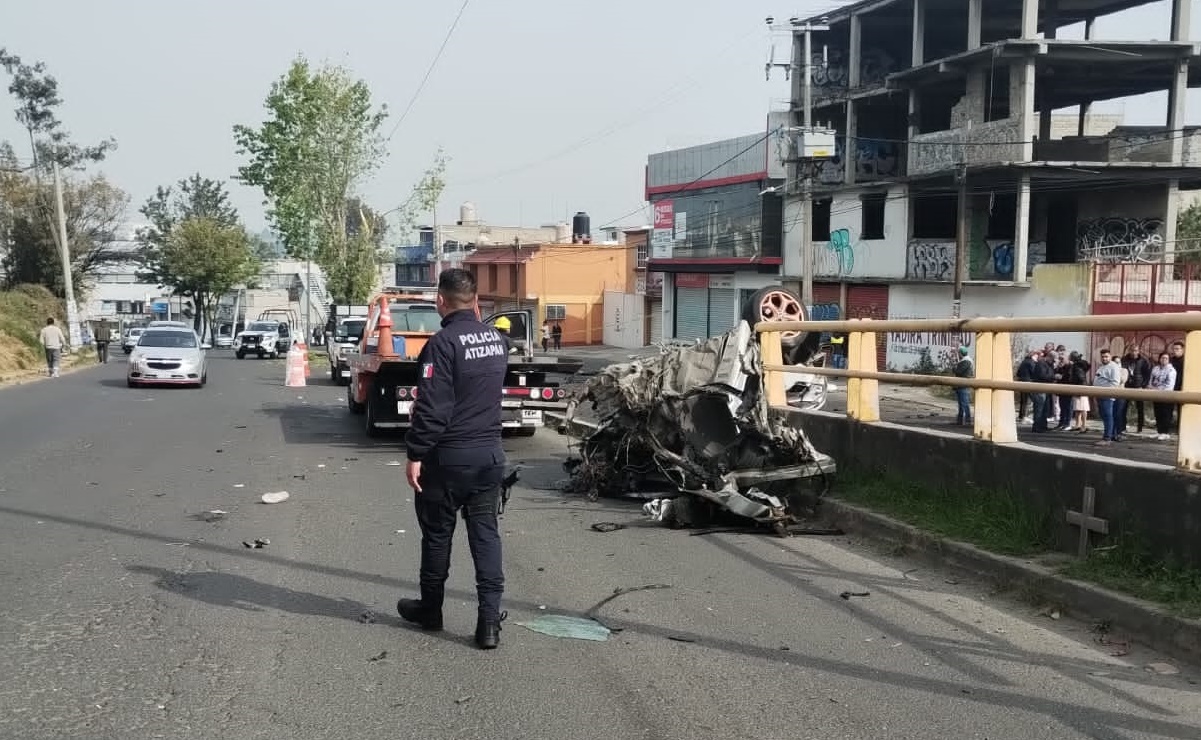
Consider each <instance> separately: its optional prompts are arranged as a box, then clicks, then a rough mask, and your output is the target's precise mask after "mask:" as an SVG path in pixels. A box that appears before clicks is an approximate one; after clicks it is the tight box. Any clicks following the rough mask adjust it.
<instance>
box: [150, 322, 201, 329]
mask: <svg viewBox="0 0 1201 740" xmlns="http://www.w3.org/2000/svg"><path fill="white" fill-rule="evenodd" d="M162 327H174V328H176V329H191V328H192V325H191V324H189V323H187V322H184V321H151V322H150V323H149V324H147V325H146V328H147V329H160V328H162Z"/></svg>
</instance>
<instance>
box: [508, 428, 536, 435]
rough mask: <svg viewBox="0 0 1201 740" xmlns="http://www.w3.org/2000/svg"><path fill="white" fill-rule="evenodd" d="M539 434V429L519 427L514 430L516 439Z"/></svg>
mask: <svg viewBox="0 0 1201 740" xmlns="http://www.w3.org/2000/svg"><path fill="white" fill-rule="evenodd" d="M537 433H538V427H517V428H516V429H514V430H513V436H514V437H532V436H534V435H535V434H537Z"/></svg>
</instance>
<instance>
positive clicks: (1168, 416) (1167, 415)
mask: <svg viewBox="0 0 1201 740" xmlns="http://www.w3.org/2000/svg"><path fill="white" fill-rule="evenodd" d="M1151 390H1155V391H1174V390H1176V368H1175V367H1173V366H1172V356H1171V355H1169V354H1168V353H1167V352H1161V353H1160V355H1159V364H1158V365H1156V366H1155V367H1154V368H1152V369H1151ZM1152 405H1153V407H1154V411H1155V432H1156V435H1155V438H1156V439H1158V440H1159V441H1161V442H1162V441H1164V440H1165V439H1167V438H1168V435H1169V434H1171V433H1172V412H1173V411H1174V410H1175V406H1173V405H1172V404H1170V403H1165V402H1163V401H1156V402H1155V403H1154V404H1152Z"/></svg>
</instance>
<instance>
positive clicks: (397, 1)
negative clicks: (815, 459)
mask: <svg viewBox="0 0 1201 740" xmlns="http://www.w3.org/2000/svg"><path fill="white" fill-rule="evenodd" d="M839 5H841V3H834V2H828V1H826V0H799V2H798V1H797V0H794V1H793V3H792V4H789V3H781V2H779V1H778V0H637V1H635V0H608V2H589V3H583V2H579V1H578V0H471V1H470V3H469V5H468V6H467V10H466V12H465V13H464V15H463V18H462V20H461V22H460V23H459V26H458V28H457V30H456V31H455V34H454V36H453V37H452V39H451V41H450V44H449V46H448V47H447V50H446V52H445V53H444V55H443V57H442V59H441V61H440V62H439V64H438V66H437V68H436V69H435V70H434V73H433V75H432V77H431V78H430V80H429V82H428V83H427V85H426V87H425V90H424V91H423V92H422V94H421V96H420V97H419V98H418V100H417V102H416V104H415V105H414V107H413V109H412V111H411V113H410V114H409V116H408V118H407V119H406V120H405V121H404V122H403V124H402V125H401V127H400V128H399V130H398V131H396V134H395V136H394V137H393V138H392V140H391V143H390V151H391V155H390V157H389V158H388V160H387V162H386V163H385V164H384V166H383V168H382V169H381V170H380V172H379V173H378V174H377V175H376V177H375V178H374V179H373V180H372V181H371V182H369V183H367V184H366V185H365V187H364V192H365V195H366V197H367V200H368V202H370V203H371V204H372V205H373V206H375V207H377V208H379V209H380V210H387V209H389V208H392V207H395V206H396V205H398V204H399V203H401V202H402V201H403V200H404V199H405V198H406V197H407V195H408V193H409V189H410V187H411V186H412V184H413V182H414V181H416V180H417V179H418V178H419V176H420V174H421V172H422V171H423V170H424V168H425V167H426V166H427V165H428V164H429V162H430V161H431V160H432V158H433V155H434V152H435V151H436V150H437V148H438V147H439V146H441V147H443V148H444V149H445V150H446V153H447V154H448V155H449V156H450V157H451V162H450V165H449V168H448V186H447V189H446V192H445V194H444V196H443V199H442V205H441V207H440V213H439V216H440V219H439V220H440V221H443V222H446V221H451V220H453V219H455V218H457V213H458V206H459V204H460V203H461V202H463V201H465V200H471V201H473V202H474V203H475V204H476V207H477V209H478V212H479V214H480V217H481V218H483V219H485V220H486V221H488V222H490V223H493V224H498V225H501V224H503V225H508V224H514V223H517V222H519V221H520V223H522V224H523V225H537V224H540V223H548V222H553V221H555V220H559V219H562V218H564V216H565V215H567V214H569V213H574V212H575V211H577V210H585V211H588V212H589V214H591V216H592V223H593V225H594V227H595V226H599V225H601V224H603V223H605V222H608V221H612V220H614V219H618V218H621V217H625V216H626V215H627V214H630V213H631V212H632V211H637V209H639V207H640V205H641V204H642V198H643V193H642V187H643V182H644V176H643V170H644V166H645V164H646V158H647V155H648V154H650V153H652V152H656V151H662V150H664V149H669V148H675V147H679V146H688V145H692V144H698V143H702V142H705V141H709V140H713V139H720V138H726V137H733V136H739V135H743V134H746V133H751V132H754V131H759V130H762V129H763V127H764V125H765V120H766V112H767V109H768V108H769V106H771V105H772V104H773V103H775V104H776V105H780V104H781V103H782V101H783V100H784V99H785V98H786V97H787V89H786V86H785V83H784V82H783V77H782V74H780V73H779V71H777V73H776V74H775V75H774V76H773V81H772V82H771V83H768V82H766V81H765V80H764V74H763V65H764V62H765V61H766V59H767V54H768V48H769V45H770V41H769V34H768V32H767V30H766V28H765V26H764V22H763V19H764V17H765V16H767V15H774V16H776V18H777V19H778V20H780V21H783V20H784V19H786V18H788V17H789V16H791V15H806V14H812V13H818V12H822V11H823V10H826V9H829V8H832V7H837V6H839ZM459 7H460V0H392V1H391V2H382V1H380V0H377V1H376V2H367V1H365V0H359V1H354V0H343V1H342V2H340V3H331V2H315V1H314V0H240V2H233V1H232V0H207V1H206V2H201V3H184V2H180V1H179V0H154V1H153V2H152V1H150V0H59V1H58V2H33V1H32V0H24V1H21V0H6V1H4V2H2V3H0V46H7V47H8V48H9V50H10V51H11V52H13V53H16V54H18V55H20V56H21V57H22V58H23V59H25V60H26V61H39V60H40V61H44V62H46V64H47V65H48V66H49V69H50V72H51V73H52V74H54V75H55V76H56V77H57V78H58V80H59V85H60V90H61V93H62V96H63V98H64V100H65V105H64V106H63V110H62V113H61V115H62V117H63V119H64V121H65V122H66V124H67V127H68V128H69V129H70V130H71V131H72V133H73V134H74V135H75V137H76V139H77V140H79V141H81V142H85V143H91V142H93V141H96V140H99V139H101V138H103V137H106V136H113V137H115V138H116V139H117V141H118V145H119V149H118V150H117V151H116V152H114V153H113V154H112V155H111V157H110V158H109V160H108V161H106V162H105V163H104V164H103V166H102V170H103V171H104V172H105V173H106V174H107V175H108V176H109V177H110V178H111V179H112V180H113V181H114V182H115V183H116V184H117V185H119V186H120V187H122V188H124V189H125V190H126V191H127V192H128V193H129V194H130V196H131V197H132V200H133V206H132V207H131V209H130V211H131V218H137V216H136V213H135V212H136V207H137V206H138V205H140V204H141V203H142V202H143V201H144V200H145V199H146V198H147V197H148V196H149V195H150V194H151V193H152V192H153V190H154V187H155V186H156V185H158V184H168V183H172V182H174V181H176V180H178V179H180V178H182V177H186V176H188V175H190V174H191V173H193V172H197V171H199V172H201V173H202V174H204V175H205V176H209V177H213V178H228V177H229V176H230V175H232V174H233V173H234V172H235V170H236V168H237V166H238V165H239V163H240V162H239V158H238V156H237V155H236V154H235V151H234V144H233V138H232V134H231V126H232V125H233V124H235V123H247V124H256V123H258V122H261V121H262V118H263V109H262V103H263V99H264V97H265V95H266V93H267V91H268V88H269V86H270V84H271V82H272V81H273V80H275V79H276V78H277V77H279V76H280V75H281V74H282V73H283V72H284V71H285V70H286V69H287V67H288V65H289V63H290V62H291V61H292V59H293V58H294V57H295V56H296V55H297V54H298V53H303V54H305V55H306V56H308V57H309V58H310V59H311V60H314V61H323V60H328V61H331V62H336V63H339V64H343V65H346V66H347V67H349V68H350V69H351V70H352V72H353V73H354V74H355V75H357V76H359V77H361V78H363V79H365V80H366V81H367V82H368V84H369V85H370V87H371V90H372V92H373V94H374V96H375V98H376V99H377V100H378V101H379V102H382V103H386V104H387V105H388V107H389V108H390V109H391V111H392V113H393V117H392V118H391V119H390V120H389V122H388V123H387V124H386V125H385V130H386V131H391V130H392V127H393V126H394V125H395V123H396V117H397V116H399V114H400V112H401V110H403V108H404V107H405V105H406V104H407V103H408V101H409V98H410V97H411V96H412V94H413V92H414V90H415V89H416V88H417V85H418V83H419V82H420V80H421V77H422V76H423V75H424V73H425V71H426V69H427V67H428V65H429V63H430V62H431V60H432V59H433V57H434V54H435V52H436V51H437V48H438V46H439V44H440V43H441V41H442V38H443V36H444V34H445V33H446V29H447V28H448V27H449V25H450V23H451V21H452V19H453V18H454V16H455V14H456V13H457V12H458V9H459ZM1168 7H1169V6H1168V3H1167V0H1163V1H1162V2H1157V3H1153V4H1151V5H1148V6H1145V7H1143V8H1140V9H1136V10H1133V11H1128V12H1126V13H1122V14H1120V15H1117V16H1112V17H1110V18H1109V19H1104V20H1102V21H1101V22H1099V23H1098V29H1097V36H1098V37H1101V38H1114V39H1116V38H1150V37H1155V38H1165V37H1166V35H1167V16H1168ZM1199 29H1201V8H1198V9H1197V10H1196V11H1195V12H1194V14H1193V34H1192V35H1193V38H1198V37H1199V34H1198V31H1199ZM788 44H789V42H788V41H787V39H785V38H778V39H777V41H776V57H777V59H778V60H782V59H783V58H784V56H785V55H786V54H787V53H788ZM4 87H7V84H5V85H4ZM1194 97H1195V96H1194ZM1151 102H1152V104H1150V105H1148V104H1143V103H1142V102H1141V101H1140V102H1138V103H1137V104H1131V103H1127V104H1126V106H1125V112H1126V114H1127V119H1126V120H1127V123H1137V124H1156V123H1162V122H1163V96H1162V95H1160V96H1154V97H1152V99H1151ZM1189 102H1190V106H1189V111H1190V118H1189V122H1190V123H1193V122H1196V121H1197V120H1198V118H1199V115H1198V114H1199V113H1201V111H1199V110H1198V106H1197V105H1196V101H1195V100H1194V99H1192V98H1190V101H1189ZM9 107H11V106H7V105H6V106H2V107H0V109H7V108H9ZM1111 108H1112V106H1110V107H1107V108H1106V110H1109V109H1111ZM0 138H7V139H10V140H12V141H13V142H14V143H15V144H16V145H17V148H18V154H19V155H21V156H28V151H27V147H22V145H21V143H22V142H23V141H24V138H23V132H22V131H21V130H20V129H19V127H18V125H17V124H16V122H15V121H14V120H13V118H12V116H11V115H8V114H7V112H5V113H3V114H0ZM231 190H232V191H233V195H234V200H235V204H236V205H237V206H238V207H239V208H240V209H241V211H242V213H243V216H244V217H245V219H246V221H247V223H248V225H249V226H251V227H252V228H255V229H258V228H261V227H262V226H263V225H264V224H265V221H264V217H263V211H262V207H261V205H260V203H261V197H260V195H259V193H258V192H257V191H256V190H253V189H249V188H243V187H241V186H239V185H237V184H236V183H233V184H231ZM624 220H625V222H627V223H636V222H642V221H644V220H645V217H644V216H643V215H642V213H641V212H638V213H635V214H634V215H631V216H629V217H628V218H625V219H624Z"/></svg>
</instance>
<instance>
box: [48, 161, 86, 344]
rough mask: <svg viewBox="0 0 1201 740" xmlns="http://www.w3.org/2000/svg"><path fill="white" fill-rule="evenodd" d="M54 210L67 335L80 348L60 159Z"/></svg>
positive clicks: (55, 185) (56, 164)
mask: <svg viewBox="0 0 1201 740" xmlns="http://www.w3.org/2000/svg"><path fill="white" fill-rule="evenodd" d="M54 210H55V211H56V213H57V216H58V253H59V256H60V257H62V261H63V293H64V294H65V295H66V298H67V335H68V337H69V339H68V341H69V342H70V343H71V349H73V350H78V349H79V346H80V344H82V341H81V339H80V336H79V311H78V309H77V308H76V306H75V281H74V280H73V279H72V277H71V248H70V245H69V244H68V242H67V211H66V209H65V208H64V207H63V180H62V173H61V171H60V170H59V166H58V160H57V159H56V160H54Z"/></svg>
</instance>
